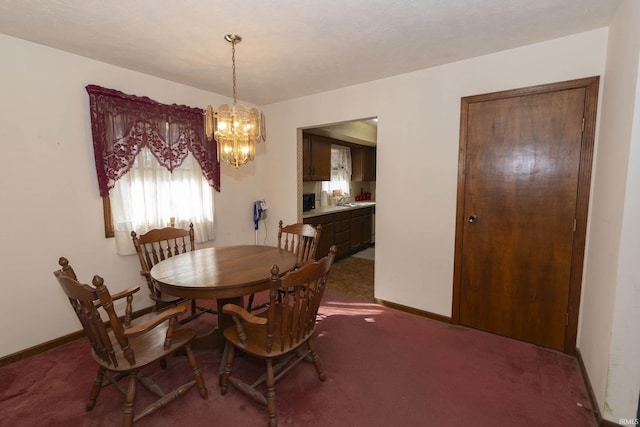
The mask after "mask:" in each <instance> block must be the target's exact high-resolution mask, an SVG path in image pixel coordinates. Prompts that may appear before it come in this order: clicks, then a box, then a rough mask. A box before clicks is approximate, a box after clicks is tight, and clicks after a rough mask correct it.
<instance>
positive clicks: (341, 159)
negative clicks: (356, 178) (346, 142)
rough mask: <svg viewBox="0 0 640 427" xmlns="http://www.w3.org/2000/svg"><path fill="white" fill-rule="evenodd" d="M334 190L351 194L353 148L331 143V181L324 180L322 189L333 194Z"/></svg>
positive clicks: (343, 193) (345, 194) (346, 194)
mask: <svg viewBox="0 0 640 427" xmlns="http://www.w3.org/2000/svg"><path fill="white" fill-rule="evenodd" d="M334 190H338V191H340V192H342V195H344V196H349V195H350V194H351V148H349V147H345V146H343V145H335V144H331V181H322V191H326V192H327V193H328V194H333V192H334Z"/></svg>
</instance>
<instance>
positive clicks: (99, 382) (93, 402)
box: [87, 366, 106, 411]
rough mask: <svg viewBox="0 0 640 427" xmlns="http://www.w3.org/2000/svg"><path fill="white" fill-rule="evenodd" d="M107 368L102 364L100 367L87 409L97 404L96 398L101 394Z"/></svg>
mask: <svg viewBox="0 0 640 427" xmlns="http://www.w3.org/2000/svg"><path fill="white" fill-rule="evenodd" d="M105 371H106V369H105V368H103V367H102V366H99V367H98V375H96V379H95V380H94V381H93V387H91V394H89V400H87V411H90V410H92V409H93V407H94V406H96V400H97V399H98V395H99V394H100V390H102V382H103V381H104V373H105Z"/></svg>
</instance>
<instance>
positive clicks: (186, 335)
mask: <svg viewBox="0 0 640 427" xmlns="http://www.w3.org/2000/svg"><path fill="white" fill-rule="evenodd" d="M165 323H166V324H163V325H159V326H157V327H156V328H155V329H153V330H152V331H150V332H147V333H145V334H144V335H140V336H136V337H130V338H129V345H130V347H131V349H132V350H133V352H134V353H135V358H136V364H135V366H137V367H139V368H142V367H144V366H147V365H149V364H151V363H153V362H155V361H157V360H158V358H159V355H162V356H168V355H169V354H171V353H175V352H176V351H177V350H180V349H182V348H183V347H184V346H185V345H186V344H188V343H189V342H190V341H191V340H192V339H193V338H194V337H195V336H196V331H194V330H193V329H190V328H182V327H179V326H178V325H176V326H175V327H174V330H173V335H172V336H171V347H170V348H169V349H165V348H164V341H165V337H166V335H167V329H168V328H169V325H168V322H165ZM109 339H110V340H111V345H113V347H114V349H117V350H116V357H117V359H116V360H117V361H118V366H117V367H116V366H113V365H112V364H110V363H108V362H105V361H103V360H102V359H101V358H100V357H99V356H98V355H97V354H96V353H95V352H94V351H93V350H92V351H91V355H92V356H93V358H94V360H95V361H96V362H97V363H98V364H99V365H101V366H103V367H105V368H108V369H109V370H110V371H113V372H128V371H130V370H131V365H130V364H129V362H128V361H127V359H125V357H124V352H123V351H120V350H121V349H120V346H119V345H118V341H117V339H116V337H115V335H114V333H113V331H109Z"/></svg>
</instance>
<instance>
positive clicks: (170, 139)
mask: <svg viewBox="0 0 640 427" xmlns="http://www.w3.org/2000/svg"><path fill="white" fill-rule="evenodd" d="M86 89H87V92H88V93H89V104H90V108H91V132H92V134H93V154H94V157H95V161H96V172H97V174H98V185H99V187H100V195H101V196H102V197H106V196H108V195H109V191H110V190H111V189H112V188H113V186H114V185H115V183H116V181H117V180H118V179H120V178H121V177H122V176H123V175H124V174H126V173H127V172H128V171H129V169H131V166H132V165H133V162H134V160H135V157H136V156H137V155H138V153H139V152H140V150H141V149H142V148H143V147H148V148H149V150H150V151H151V153H152V154H153V156H154V157H155V158H156V159H157V160H158V162H159V163H160V164H161V165H162V166H163V167H165V168H167V169H168V170H169V171H173V170H174V169H175V168H177V167H179V166H180V165H181V164H182V162H183V161H184V159H185V158H186V157H187V155H188V154H189V152H191V154H192V155H193V156H194V158H195V159H196V160H197V161H198V163H199V164H200V167H201V168H202V174H203V175H204V177H205V178H206V179H207V181H208V182H209V185H211V186H212V187H213V188H215V189H216V190H217V191H220V162H219V161H218V158H217V148H216V142H215V140H213V141H211V142H209V141H207V139H206V138H205V136H204V115H203V111H202V109H198V108H192V107H187V106H186V105H176V104H172V105H166V104H160V103H158V102H156V101H154V100H152V99H149V98H147V97H139V96H134V95H127V94H125V93H122V92H120V91H117V90H114V89H106V88H103V87H100V86H96V85H88V86H87V87H86Z"/></svg>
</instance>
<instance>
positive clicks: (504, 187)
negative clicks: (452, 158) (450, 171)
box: [453, 78, 598, 353]
mask: <svg viewBox="0 0 640 427" xmlns="http://www.w3.org/2000/svg"><path fill="white" fill-rule="evenodd" d="M597 87H598V79H597V78H591V79H581V80H577V81H571V82H563V83H558V84H553V85H545V86H537V87H532V88H525V89H520V90H515V91H507V92H501V93H494V94H488V95H479V96H475V97H468V98H464V99H463V102H462V122H461V124H462V126H461V146H460V171H459V185H458V213H457V215H458V221H457V230H456V265H455V274H454V310H453V311H454V316H453V317H454V321H455V322H457V323H459V324H462V325H466V326H470V327H473V328H477V329H481V330H485V331H488V332H493V333H497V334H500V335H505V336H509V337H512V338H516V339H519V340H522V341H527V342H530V343H534V344H538V345H541V346H545V347H550V348H554V349H557V350H562V351H566V352H568V353H573V352H575V335H576V330H577V317H578V313H577V311H578V306H579V298H580V284H581V279H582V261H583V255H584V237H585V231H586V219H587V205H588V193H589V181H590V171H591V158H592V152H593V134H594V128H595V106H596V98H597ZM587 122H588V123H587Z"/></svg>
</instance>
